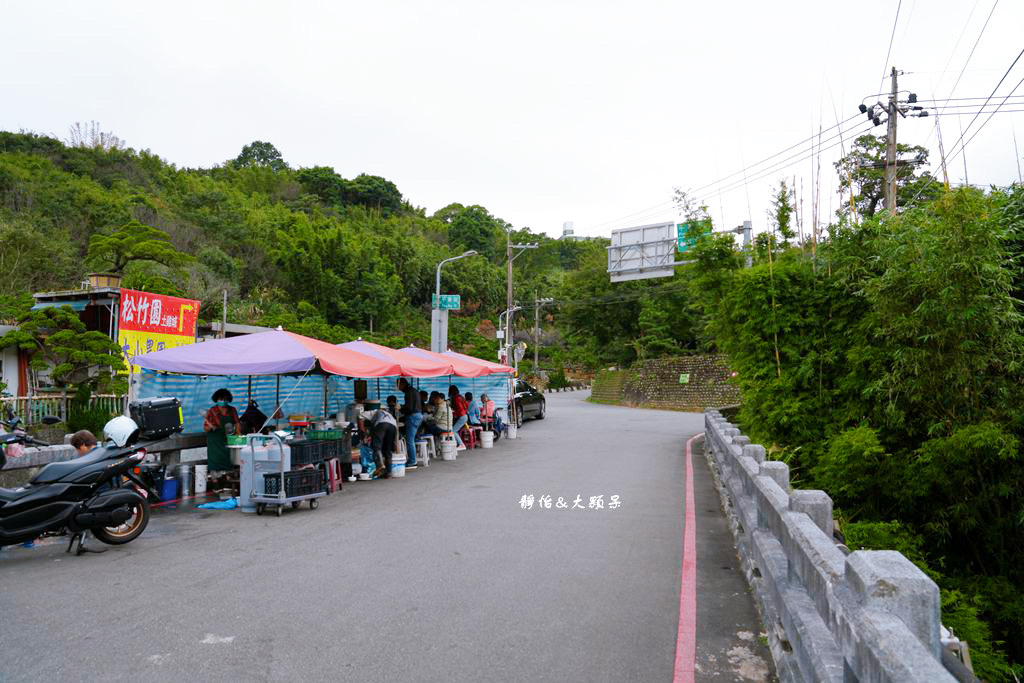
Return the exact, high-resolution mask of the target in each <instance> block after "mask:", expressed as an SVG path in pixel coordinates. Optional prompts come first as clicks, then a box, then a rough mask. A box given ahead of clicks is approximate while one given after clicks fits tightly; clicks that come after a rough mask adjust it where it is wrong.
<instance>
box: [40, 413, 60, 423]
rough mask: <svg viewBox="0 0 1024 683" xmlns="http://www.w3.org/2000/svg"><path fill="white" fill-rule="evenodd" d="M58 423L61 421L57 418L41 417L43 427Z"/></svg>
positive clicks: (50, 416) (51, 416)
mask: <svg viewBox="0 0 1024 683" xmlns="http://www.w3.org/2000/svg"><path fill="white" fill-rule="evenodd" d="M60 421H61V419H60V418H59V417H54V416H53V415H44V416H43V424H44V425H55V424H57V423H59V422H60Z"/></svg>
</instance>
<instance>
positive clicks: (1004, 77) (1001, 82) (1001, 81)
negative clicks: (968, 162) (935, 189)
mask: <svg viewBox="0 0 1024 683" xmlns="http://www.w3.org/2000/svg"><path fill="white" fill-rule="evenodd" d="M996 1H997V2H998V0H996ZM993 9H994V8H993ZM1022 56H1024V49H1022V50H1021V51H1020V53H1019V54H1018V55H1017V58H1016V59H1014V60H1013V63H1012V64H1010V68H1008V69H1007V70H1006V73H1004V74H1003V77H1002V78H1000V79H999V82H998V83H996V87H994V88H992V92H991V94H989V96H988V97H987V98H986V99H985V102H984V104H982V105H981V106H982V108H984V107H985V106H986V105H987V104H988V103H989V100H991V99H992V97H993V96H994V95H995V94H996V91H997V90H999V86H1001V85H1002V84H1003V81H1005V80H1006V77H1007V76H1009V75H1010V72H1011V71H1012V70H1013V67H1015V66H1017V62H1019V61H1020V58H1021V57H1022ZM1017 87H1020V84H1019V83H1018V84H1017V86H1016V87H1014V89H1013V90H1011V91H1010V94H1011V95H1012V94H1013V93H1014V91H1015V90H1017ZM1000 106H1002V105H1001V104H1000ZM996 109H997V110H998V107H996ZM979 116H981V112H980V111H979V112H978V113H976V114H975V115H974V118H972V119H971V122H970V123H968V124H967V128H965V129H964V132H963V133H961V134H960V137H959V138H958V139H957V141H956V142H955V143H953V148H954V149H955V148H956V146H957V145H958V144H960V143H961V141H962V140H963V139H964V135H966V134H967V132H968V131H970V130H971V126H973V125H974V122H975V121H977V120H978V117H979ZM989 118H991V117H989ZM985 123H988V119H986V120H985ZM982 126H984V124H982ZM978 130H981V128H979V129H978ZM971 139H972V140H973V139H974V136H971ZM965 146H966V144H962V145H960V150H959V151H957V152H956V153H954V154H951V155H950V156H949V158H950V159H953V158H954V157H956V155H957V154H959V153H960V152H962V151H963V149H964V147H965Z"/></svg>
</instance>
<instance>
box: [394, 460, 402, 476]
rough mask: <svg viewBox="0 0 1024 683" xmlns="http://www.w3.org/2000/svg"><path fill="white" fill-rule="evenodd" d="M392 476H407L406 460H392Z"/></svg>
mask: <svg viewBox="0 0 1024 683" xmlns="http://www.w3.org/2000/svg"><path fill="white" fill-rule="evenodd" d="M391 476H392V477H404V476H405V461H404V460H403V461H402V462H392V463H391Z"/></svg>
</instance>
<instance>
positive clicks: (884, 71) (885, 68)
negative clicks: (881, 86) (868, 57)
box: [882, 0, 903, 83]
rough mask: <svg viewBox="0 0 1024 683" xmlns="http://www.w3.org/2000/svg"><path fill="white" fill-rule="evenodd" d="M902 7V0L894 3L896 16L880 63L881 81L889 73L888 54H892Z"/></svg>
mask: <svg viewBox="0 0 1024 683" xmlns="http://www.w3.org/2000/svg"><path fill="white" fill-rule="evenodd" d="M902 7H903V0H900V2H899V4H898V5H896V18H895V19H894V20H893V22H892V35H891V36H889V49H888V50H886V52H885V63H884V64H882V82H883V83H884V82H885V79H886V75H887V74H888V73H889V55H891V54H892V39H893V38H895V37H896V24H898V23H900V8H902Z"/></svg>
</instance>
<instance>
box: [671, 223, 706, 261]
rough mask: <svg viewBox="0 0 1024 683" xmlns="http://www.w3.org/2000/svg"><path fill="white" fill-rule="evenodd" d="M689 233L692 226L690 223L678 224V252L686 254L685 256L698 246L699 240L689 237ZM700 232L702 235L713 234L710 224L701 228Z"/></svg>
mask: <svg viewBox="0 0 1024 683" xmlns="http://www.w3.org/2000/svg"><path fill="white" fill-rule="evenodd" d="M689 232H690V224H689V223H676V239H677V242H678V247H677V250H678V251H680V252H682V253H684V254H685V253H686V252H688V251H690V250H691V249H693V248H694V247H695V246H697V238H695V237H690V236H689V235H688V233H689ZM700 232H701V234H702V235H706V234H708V233H710V232H711V226H710V225H709V224H705V225H703V226H701V231H700Z"/></svg>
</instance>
